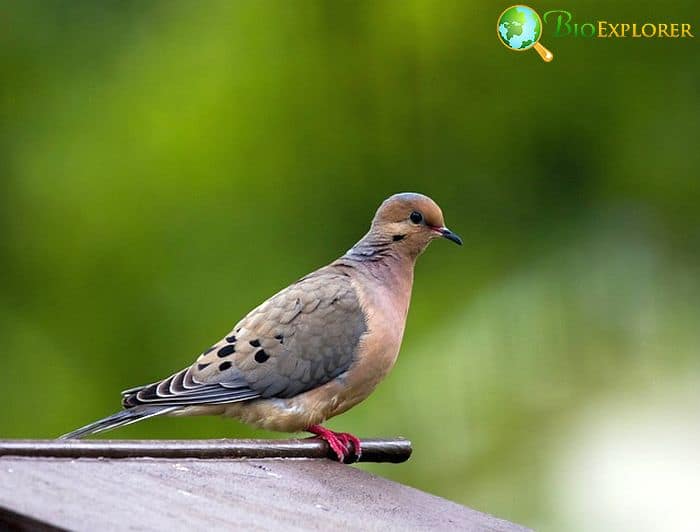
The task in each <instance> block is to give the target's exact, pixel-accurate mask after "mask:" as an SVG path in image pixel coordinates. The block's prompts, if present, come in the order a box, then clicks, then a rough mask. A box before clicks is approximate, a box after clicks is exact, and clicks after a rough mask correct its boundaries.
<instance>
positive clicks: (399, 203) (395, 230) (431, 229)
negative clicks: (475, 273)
mask: <svg viewBox="0 0 700 532" xmlns="http://www.w3.org/2000/svg"><path fill="white" fill-rule="evenodd" d="M372 231H373V232H375V233H377V234H378V235H380V236H381V237H383V239H385V240H386V241H391V242H393V243H394V245H396V247H397V249H400V250H402V251H403V252H405V253H407V254H409V255H414V256H417V255H419V254H420V253H421V252H422V251H423V250H424V249H425V248H426V246H427V245H428V244H429V243H430V241H431V240H433V239H434V238H446V239H448V240H451V241H452V242H454V243H456V244H459V245H460V246H461V245H462V239H461V238H460V237H459V236H458V235H456V234H455V233H453V232H452V231H450V230H449V229H448V228H447V227H445V220H444V219H443V217H442V210H441V209H440V207H439V206H438V204H437V203H435V202H434V201H433V200H432V199H430V198H429V197H428V196H424V195H423V194H416V193H412V192H404V193H401V194H394V195H393V196H391V197H389V198H387V199H386V200H384V202H383V203H382V204H381V205H380V206H379V209H378V210H377V214H375V216H374V219H373V220H372Z"/></svg>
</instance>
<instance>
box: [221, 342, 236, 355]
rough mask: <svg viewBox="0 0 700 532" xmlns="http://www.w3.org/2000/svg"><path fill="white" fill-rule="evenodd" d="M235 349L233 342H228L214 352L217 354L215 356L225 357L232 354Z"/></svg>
mask: <svg viewBox="0 0 700 532" xmlns="http://www.w3.org/2000/svg"><path fill="white" fill-rule="evenodd" d="M235 351H236V346H235V345H233V344H229V345H225V346H224V347H222V348H221V349H219V350H218V351H217V352H216V354H217V356H219V357H221V358H223V357H227V356H229V355H231V354H233V353H234V352H235Z"/></svg>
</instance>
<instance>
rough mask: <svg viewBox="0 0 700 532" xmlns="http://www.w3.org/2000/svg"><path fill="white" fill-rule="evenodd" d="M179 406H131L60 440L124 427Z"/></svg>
mask: <svg viewBox="0 0 700 532" xmlns="http://www.w3.org/2000/svg"><path fill="white" fill-rule="evenodd" d="M178 408H179V407H177V406H164V405H143V406H137V407H134V408H129V409H128V410H122V411H121V412H117V413H116V414H112V415H111V416H108V417H106V418H104V419H99V420H97V421H95V422H93V423H90V424H89V425H85V426H84V427H81V428H79V429H76V430H74V431H73V432H69V433H68V434H64V435H63V436H60V437H59V438H58V439H59V440H70V439H78V438H82V437H84V436H87V435H89V434H97V433H98V432H104V431H106V430H111V429H115V428H117V427H123V426H125V425H131V424H132V423H136V422H137V421H141V420H144V419H148V418H149V417H155V416H160V415H163V414H167V413H169V412H172V411H173V410H177V409H178Z"/></svg>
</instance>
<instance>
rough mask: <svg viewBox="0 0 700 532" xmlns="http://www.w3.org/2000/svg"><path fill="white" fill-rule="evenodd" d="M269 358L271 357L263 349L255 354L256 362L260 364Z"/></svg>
mask: <svg viewBox="0 0 700 532" xmlns="http://www.w3.org/2000/svg"><path fill="white" fill-rule="evenodd" d="M268 358H270V355H268V354H267V353H266V352H265V350H264V349H261V350H260V351H258V352H257V353H255V361H256V362H258V363H259V364H262V363H263V362H265V361H266V360H267V359H268Z"/></svg>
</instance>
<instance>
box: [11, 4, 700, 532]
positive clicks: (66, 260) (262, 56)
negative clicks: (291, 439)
mask: <svg viewBox="0 0 700 532" xmlns="http://www.w3.org/2000/svg"><path fill="white" fill-rule="evenodd" d="M508 5H509V4H506V3H494V2H488V1H485V0H483V1H457V0H455V1H441V0H437V1H410V2H402V1H395V2H384V1H371V2H370V1H357V2H345V1H333V2H331V1H328V2H317V1H310V0H294V1H291V2H285V1H279V2H268V1H255V2H253V1H250V2H248V1H229V2H223V1H221V2H215V1H207V2H194V1H174V0H173V1H164V2H156V1H148V2H140V1H131V2H126V1H110V2H91V1H82V2H78V1H73V2H58V1H43V2H8V1H3V2H1V3H0V21H1V26H0V27H1V28H2V30H1V31H0V73H1V74H0V75H1V76H2V82H1V83H0V113H1V119H0V172H1V174H0V175H1V178H0V229H1V231H2V239H1V240H0V264H1V268H2V275H1V276H0V338H2V352H3V354H2V355H1V356H2V367H3V371H2V376H3V379H2V382H3V384H2V386H0V404H2V405H3V408H2V409H0V437H5V438H51V437H54V436H56V435H58V434H61V433H63V432H66V431H68V430H70V429H73V428H75V427H77V426H79V425H82V424H84V423H87V422H88V421H91V420H93V419H95V418H98V417H101V416H104V415H106V414H109V413H111V412H112V411H114V410H115V409H117V408H118V406H119V391H120V390H121V389H124V388H127V387H130V386H133V385H137V384H142V383H147V382H151V381H153V380H154V379H157V378H159V377H163V376H165V375H168V374H170V373H171V372H173V371H174V370H177V369H179V368H180V367H182V366H184V365H186V364H189V363H191V361H192V360H193V359H194V357H195V356H196V355H197V354H198V353H199V352H200V351H202V349H203V348H205V347H207V346H209V345H210V344H211V342H212V341H213V340H216V339H218V338H219V337H221V335H222V334H224V333H225V332H226V331H228V330H229V328H230V327H231V326H232V325H233V324H234V323H235V322H236V321H237V320H238V319H239V318H240V317H241V316H242V315H243V314H245V313H246V312H247V311H248V310H249V309H251V308H252V307H253V306H254V305H256V304H257V303H259V302H260V301H262V300H263V299H265V298H266V297H268V296H269V295H271V294H272V293H274V292H275V291H277V290H278V289H279V288H281V287H284V286H286V285H287V284H288V283H290V282H292V281H294V280H295V279H297V278H299V277H300V276H302V275H303V274H305V273H307V272H309V271H311V270H312V269H315V268H316V267H318V266H320V265H322V264H324V263H326V262H328V261H330V260H332V259H333V258H335V257H336V256H337V255H339V254H341V253H342V252H344V251H345V250H346V249H348V248H349V247H350V246H351V245H352V244H353V243H354V242H355V241H356V240H357V239H358V238H359V237H360V236H362V234H363V233H364V232H365V230H366V228H367V226H368V223H369V220H370V218H371V216H372V215H373V213H374V210H375V209H376V207H377V206H378V204H379V203H380V202H381V200H382V199H384V198H385V197H386V196H388V195H389V194H391V193H394V192H399V191H418V192H423V193H425V194H428V195H430V196H432V197H433V198H434V199H436V200H437V201H438V202H439V203H440V204H441V206H442V208H443V211H444V213H445V218H446V221H447V224H448V225H449V227H450V228H452V229H453V230H455V231H456V232H458V233H459V234H461V235H462V237H463V238H464V241H465V246H464V247H463V248H461V249H459V248H457V247H454V246H452V245H449V244H447V243H443V242H437V243H434V244H433V245H432V246H431V248H430V249H429V250H428V252H427V253H426V254H425V255H424V256H423V257H422V258H421V259H420V261H419V264H418V266H417V271H416V283H415V287H414V293H413V300H412V308H411V313H410V316H409V321H408V325H407V330H406V335H405V338H404V344H403V349H402V353H401V356H400V357H399V361H398V364H397V366H396V368H395V370H394V371H393V373H392V374H391V375H390V376H389V378H388V379H387V380H386V381H385V382H384V383H383V384H382V385H381V386H380V387H379V388H378V389H377V391H376V393H375V394H373V395H372V396H371V397H370V398H369V399H368V400H367V401H366V402H365V403H363V404H362V405H360V406H359V407H356V408H355V409H354V410H352V411H351V412H349V413H347V414H345V415H343V416H341V417H340V418H336V419H334V420H332V421H331V422H330V427H331V428H335V429H342V430H349V431H352V432H355V433H357V434H359V435H360V436H392V435H404V436H406V437H409V438H410V439H411V440H412V441H413V442H414V448H415V451H414V456H413V458H412V459H411V461H409V462H408V463H406V464H404V465H399V466H376V465H375V466H367V468H368V469H370V470H372V471H375V472H378V473H379V474H382V475H385V476H387V477H390V478H392V479H395V480H397V481H399V482H403V483H407V484H409V485H411V486H415V487H417V488H420V489H423V490H427V491H429V492H432V493H436V494H438V495H441V496H444V497H448V498H450V499H453V500H455V501H458V502H460V503H463V504H466V505H469V506H472V507H475V508H477V509H479V510H482V511H487V512H491V513H494V514H496V515H498V516H500V517H504V518H508V519H511V520H515V521H518V522H521V523H524V524H527V525H529V526H532V527H538V528H541V529H549V530H564V529H569V530H578V529H581V530H583V529H586V527H590V526H591V525H596V526H601V527H603V528H605V527H608V526H613V527H614V528H616V529H617V530H620V529H624V528H626V526H627V525H629V524H630V521H629V519H630V518H633V517H634V516H635V515H636V514H635V510H634V509H635V508H637V507H639V508H640V509H641V510H640V511H641V512H642V513H643V512H644V509H645V508H646V509H647V513H646V514H644V515H645V518H644V519H642V520H641V521H639V522H634V521H632V522H633V523H634V529H636V530H645V528H644V525H645V524H649V523H651V524H654V523H655V521H654V517H653V512H652V515H651V517H650V514H649V510H648V508H649V507H650V506H648V504H651V503H647V502H646V501H647V499H645V498H644V494H647V492H646V491H645V492H644V493H637V491H639V490H640V489H641V488H640V486H656V487H657V488H658V489H657V490H656V491H655V490H653V488H651V487H650V488H649V489H650V490H652V491H651V492H650V493H648V494H647V495H648V496H649V497H651V498H650V499H649V500H650V501H654V500H655V501H656V503H655V504H656V506H658V505H659V504H660V503H659V501H660V500H661V499H660V498H663V497H664V496H665V497H666V498H667V499H669V502H668V504H669V505H671V506H669V508H675V506H674V504H677V503H678V501H679V500H680V499H682V497H681V495H682V493H685V494H687V493H688V489H689V488H690V487H692V488H693V489H695V488H698V484H697V483H698V481H697V479H696V480H694V481H693V480H689V478H688V476H687V475H688V474H689V471H695V472H697V471H698V470H699V468H700V466H699V465H698V464H700V456H699V455H698V454H697V452H698V451H697V450H693V449H694V446H688V445H687V444H688V442H697V443H699V444H700V436H699V434H698V428H697V427H698V425H699V424H700V423H699V417H698V416H697V412H698V411H699V408H698V407H700V393H698V391H697V390H698V384H699V383H700V364H699V363H698V354H699V350H700V307H699V306H698V300H699V298H700V284H699V283H698V275H700V252H699V246H700V184H699V177H700V172H699V170H698V169H699V168H700V146H699V144H698V126H700V54H699V50H698V44H697V39H685V40H680V39H678V40H653V39H651V40H640V39H624V40H604V39H574V38H566V39H564V38H559V39H555V38H553V37H548V36H547V27H546V26H545V30H544V36H543V38H542V43H543V44H544V45H545V46H547V47H548V48H549V49H550V50H552V51H553V52H554V54H555V60H554V62H553V63H551V64H545V63H543V62H542V61H541V60H540V58H539V57H538V56H537V54H536V53H535V52H534V51H530V52H526V53H513V52H511V51H509V50H507V49H506V48H505V47H503V46H502V45H501V43H500V42H499V40H498V38H497V36H496V33H495V25H496V19H497V17H498V15H499V13H500V12H501V11H502V10H503V9H504V8H505V7H507V6H508ZM533 7H534V8H536V9H537V10H538V11H539V12H540V13H543V12H545V11H547V10H549V9H559V8H565V9H568V10H569V11H571V12H572V13H573V14H574V18H575V19H576V20H580V21H582V22H583V21H591V20H592V21H595V20H597V19H604V20H609V21H630V22H635V21H636V22H643V21H650V20H651V21H657V22H670V21H676V22H689V23H692V24H693V25H694V32H695V33H696V35H697V32H700V26H698V24H700V20H699V18H700V17H699V15H700V9H699V8H698V4H697V2H696V1H694V0H687V1H676V2H649V3H645V4H641V3H638V2H632V1H622V2H616V3H615V4H614V5H611V4H610V3H609V2H602V1H595V2H594V1H591V2H578V3H574V2H567V3H566V5H563V4H561V3H555V2H543V3H538V4H533ZM698 37H700V36H698ZM640 431H641V432H640ZM639 434H644V435H645V436H639ZM662 435H663V439H662V440H659V441H657V439H655V438H657V437H660V436H662ZM110 436H111V437H119V438H121V437H124V438H131V437H144V438H153V437H157V438H200V437H206V438H211V437H214V438H222V437H251V436H254V437H267V436H270V434H267V433H264V432H261V431H254V430H251V429H248V428H246V427H244V426H241V425H240V424H238V423H236V422H233V421H230V420H222V419H218V418H197V419H156V420H151V421H147V422H145V423H143V424H139V425H136V426H132V427H128V428H125V429H122V430H119V431H118V432H114V433H111V434H110ZM273 436H275V437H278V436H279V435H273ZM681 443H682V444H683V445H684V446H685V447H683V446H682V448H683V449H685V450H686V451H687V452H686V454H683V451H682V450H678V449H677V448H676V447H674V445H676V444H681ZM640 445H641V446H642V447H640ZM686 447H688V448H687V449H686ZM698 447H700V445H698ZM654 453H656V454H654ZM635 457H638V459H637V458H635ZM650 457H655V458H654V459H652V458H650ZM679 457H680V458H679ZM635 460H636V461H635ZM674 460H675V461H674ZM679 460H680V461H679ZM649 464H656V466H658V467H657V469H654V470H653V471H649V472H648V474H647V473H645V471H647V470H646V469H645V467H648V466H649ZM673 464H676V465H677V466H678V468H677V471H676V473H674V474H675V476H673V475H671V473H669V471H675V469H674V468H673ZM363 467H365V466H363ZM652 469H653V468H652ZM654 471H656V473H654ZM654 474H656V475H657V477H658V478H661V479H662V480H663V482H661V481H659V482H656V481H654V478H656V477H654ZM635 475H636V476H635ZM669 475H671V476H670V477H669ZM693 482H695V484H693ZM681 485H682V486H684V488H683V489H682V490H681V489H680V488H678V486H681ZM635 489H636V490H637V491H635ZM698 489H700V488H698ZM691 491H692V490H691ZM679 498H680V499H679ZM663 500H665V499H663ZM606 505H607V506H606ZM635 505H637V506H635ZM652 506H653V507H656V506H654V505H652ZM687 506H688V507H686V508H683V509H684V510H685V511H691V512H692V511H694V512H697V510H696V509H694V506H696V505H694V504H689V505H687ZM629 508H631V510H629V511H627V510H626V509H629ZM625 511H627V513H625ZM671 513H672V512H669V513H668V515H671ZM637 517H639V515H637ZM621 525H624V526H622V527H621ZM589 529H591V528H589ZM598 529H602V528H598ZM667 529H672V528H667ZM678 529H679V528H675V530H678Z"/></svg>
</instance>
